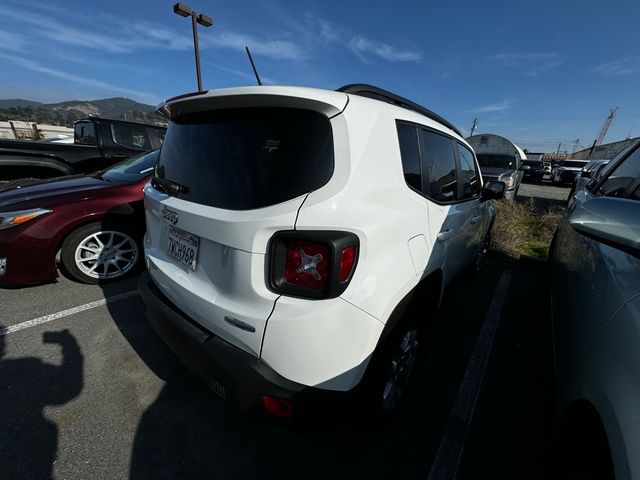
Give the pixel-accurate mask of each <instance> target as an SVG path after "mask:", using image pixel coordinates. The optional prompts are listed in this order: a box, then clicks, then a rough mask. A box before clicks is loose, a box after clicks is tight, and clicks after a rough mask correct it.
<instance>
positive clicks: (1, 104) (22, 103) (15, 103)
mask: <svg viewBox="0 0 640 480" xmlns="http://www.w3.org/2000/svg"><path fill="white" fill-rule="evenodd" d="M38 105H44V104H43V103H40V102H34V101H31V100H22V99H19V98H12V99H6V100H0V108H8V107H35V106H38Z"/></svg>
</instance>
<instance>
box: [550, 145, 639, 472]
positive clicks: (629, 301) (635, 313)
mask: <svg viewBox="0 0 640 480" xmlns="http://www.w3.org/2000/svg"><path fill="white" fill-rule="evenodd" d="M550 258H551V280H552V285H551V292H552V305H553V309H552V311H553V352H554V365H555V380H556V394H557V409H556V411H557V430H558V438H559V442H558V443H559V452H558V458H559V459H560V461H561V463H562V467H563V471H562V475H560V476H559V478H597V479H611V478H614V476H615V478H618V479H631V478H640V450H639V449H638V446H639V445H640V428H639V417H638V405H640V379H639V378H638V372H639V371H640V144H639V143H636V144H635V145H634V146H633V148H632V149H630V150H628V151H627V152H626V153H625V154H624V155H622V156H619V157H618V158H616V159H615V160H613V161H612V162H611V163H610V164H609V165H608V166H607V167H606V168H605V170H604V172H603V174H602V177H601V178H599V179H597V180H595V181H594V182H592V183H590V184H589V185H588V186H587V187H586V188H583V189H580V190H578V191H576V194H575V195H574V199H573V202H572V203H570V205H569V208H568V209H567V212H566V214H565V216H564V218H563V219H562V221H561V222H560V225H559V227H558V230H557V232H556V236H555V238H554V241H553V244H552V248H551V253H550Z"/></svg>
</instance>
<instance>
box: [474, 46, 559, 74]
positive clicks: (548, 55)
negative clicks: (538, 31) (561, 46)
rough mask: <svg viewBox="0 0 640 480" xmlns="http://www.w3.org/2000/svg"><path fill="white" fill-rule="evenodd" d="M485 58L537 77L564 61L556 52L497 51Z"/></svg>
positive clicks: (490, 61)
mask: <svg viewBox="0 0 640 480" xmlns="http://www.w3.org/2000/svg"><path fill="white" fill-rule="evenodd" d="M486 60H487V61H488V62H489V63H493V64H496V65H499V66H501V67H505V68H517V69H520V70H522V73H523V74H524V75H528V76H531V77H537V76H539V75H541V74H543V73H544V72H546V71H548V70H551V69H552V68H555V67H558V66H560V65H562V64H563V63H565V62H566V57H565V56H564V55H561V54H559V53H556V52H537V53H536V52H529V53H526V52H525V53H499V54H496V55H488V56H487V57H486Z"/></svg>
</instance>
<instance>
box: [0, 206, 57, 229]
mask: <svg viewBox="0 0 640 480" xmlns="http://www.w3.org/2000/svg"><path fill="white" fill-rule="evenodd" d="M52 211H53V210H48V209H46V208H31V209H29V210H19V211H16V212H0V230H4V229H5V228H11V227H17V226H18V225H22V224H23V223H26V222H28V221H30V220H33V219H34V218H38V217H39V216H41V215H46V214H47V213H51V212H52Z"/></svg>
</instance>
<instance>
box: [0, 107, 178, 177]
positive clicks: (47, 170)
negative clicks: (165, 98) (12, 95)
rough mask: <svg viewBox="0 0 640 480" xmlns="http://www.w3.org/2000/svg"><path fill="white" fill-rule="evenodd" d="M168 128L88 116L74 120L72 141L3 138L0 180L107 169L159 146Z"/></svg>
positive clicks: (0, 149) (0, 155)
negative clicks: (68, 142) (70, 142)
mask: <svg viewBox="0 0 640 480" xmlns="http://www.w3.org/2000/svg"><path fill="white" fill-rule="evenodd" d="M165 132H166V128H165V127H162V126H156V125H146V124H142V123H134V122H125V121H122V120H109V119H106V118H98V117H89V118H87V119H84V120H78V121H77V122H75V124H74V139H73V142H72V144H67V143H66V142H65V143H58V142H48V141H39V142H38V141H29V140H0V182H3V181H8V180H15V179H19V178H51V177H59V176H63V175H74V174H79V173H92V172H96V171H98V170H104V169H105V168H108V167H110V166H111V165H114V164H116V163H118V162H121V161H122V160H125V159H127V158H129V157H130V156H132V155H137V154H139V153H142V152H145V151H149V150H152V149H156V148H159V147H160V146H161V145H162V140H163V139H164V134H165Z"/></svg>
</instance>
